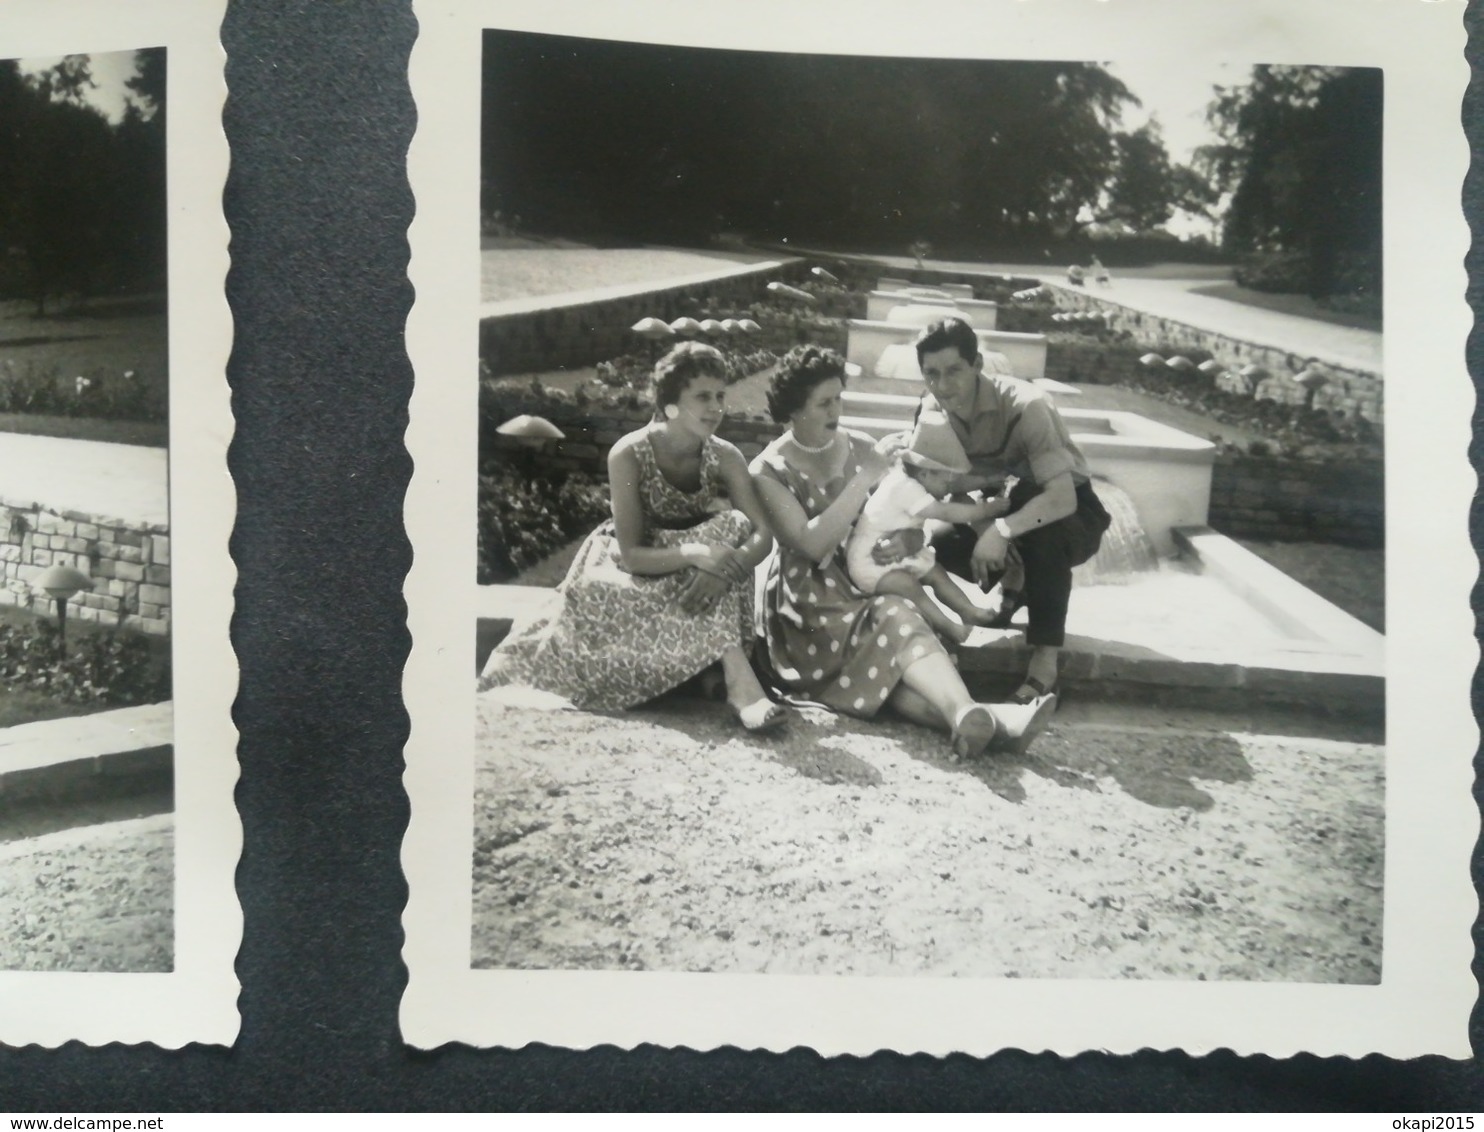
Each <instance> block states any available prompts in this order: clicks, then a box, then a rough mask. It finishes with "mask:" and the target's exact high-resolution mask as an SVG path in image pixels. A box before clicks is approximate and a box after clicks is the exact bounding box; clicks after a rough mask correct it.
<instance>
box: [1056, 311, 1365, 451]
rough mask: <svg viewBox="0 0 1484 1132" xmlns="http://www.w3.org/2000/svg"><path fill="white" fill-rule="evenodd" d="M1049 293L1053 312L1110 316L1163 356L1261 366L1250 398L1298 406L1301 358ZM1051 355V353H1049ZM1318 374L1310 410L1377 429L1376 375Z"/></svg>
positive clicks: (1335, 370)
mask: <svg viewBox="0 0 1484 1132" xmlns="http://www.w3.org/2000/svg"><path fill="white" fill-rule="evenodd" d="M1049 290H1050V292H1051V295H1052V296H1053V298H1054V299H1055V300H1056V303H1057V305H1058V306H1059V307H1061V308H1063V309H1066V310H1099V311H1105V312H1108V313H1109V314H1110V315H1111V316H1112V317H1111V318H1110V319H1109V320H1108V326H1109V328H1110V329H1112V330H1116V331H1126V332H1127V333H1128V334H1129V335H1131V336H1132V337H1133V339H1134V340H1135V341H1136V342H1142V343H1151V344H1152V343H1157V344H1158V347H1157V348H1158V349H1160V350H1161V351H1163V352H1167V353H1168V352H1172V351H1179V350H1200V351H1205V352H1206V353H1208V354H1210V356H1211V357H1213V358H1215V359H1216V360H1217V361H1219V362H1220V363H1221V364H1222V365H1224V366H1226V367H1227V368H1228V369H1229V370H1237V369H1240V368H1241V367H1242V366H1245V365H1256V366H1261V367H1262V368H1263V369H1265V370H1268V371H1269V372H1270V373H1271V374H1272V375H1273V376H1272V377H1270V378H1268V379H1267V380H1266V381H1263V382H1262V383H1261V384H1259V385H1258V386H1257V388H1256V389H1255V390H1253V392H1252V395H1253V396H1254V397H1257V398H1265V399H1268V400H1273V401H1280V402H1283V403H1285V404H1291V405H1301V404H1303V403H1304V395H1305V394H1304V388H1303V386H1301V385H1299V384H1298V383H1297V382H1296V381H1293V380H1292V379H1291V378H1292V375H1293V374H1295V373H1297V372H1298V371H1299V370H1301V369H1303V368H1304V364H1305V363H1306V362H1307V361H1308V359H1307V358H1306V357H1302V356H1300V355H1297V354H1292V353H1289V352H1288V351H1287V350H1280V349H1277V348H1276V347H1273V346H1262V345H1259V344H1257V343H1254V342H1245V341H1243V340H1241V339H1239V338H1232V337H1230V336H1228V335H1225V334H1220V333H1217V332H1216V331H1214V330H1201V329H1199V328H1198V327H1194V326H1190V325H1187V324H1186V323H1183V322H1176V321H1175V320H1174V319H1169V318H1161V317H1159V316H1158V315H1152V314H1145V313H1143V312H1142V311H1136V310H1132V309H1130V308H1129V307H1125V306H1122V305H1121V304H1119V303H1116V302H1113V301H1111V300H1109V299H1105V298H1102V297H1101V296H1099V295H1097V294H1089V293H1084V292H1082V291H1080V290H1078V289H1076V288H1071V287H1056V286H1053V287H1050V288H1049ZM1052 352H1053V354H1054V353H1055V349H1054V347H1053V351H1052ZM1320 368H1321V369H1322V371H1323V372H1324V374H1325V376H1326V377H1328V378H1329V384H1328V385H1325V386H1323V387H1322V388H1321V389H1320V390H1319V391H1318V393H1316V394H1315V396H1314V407H1315V408H1316V409H1330V410H1335V409H1338V410H1341V411H1342V412H1345V413H1359V414H1360V415H1361V416H1363V417H1365V418H1366V419H1367V420H1369V421H1374V422H1375V423H1377V424H1381V423H1383V421H1384V413H1385V409H1384V406H1383V398H1382V389H1383V385H1384V383H1383V381H1382V377H1381V374H1379V373H1367V372H1364V371H1362V370H1356V369H1349V368H1347V367H1345V366H1339V365H1331V364H1329V363H1327V362H1326V363H1324V364H1323V365H1322V366H1321V367H1320ZM1047 376H1057V375H1055V374H1053V373H1051V370H1050V364H1049V363H1048V372H1047ZM1063 380H1064V379H1063ZM1223 388H1227V389H1228V392H1233V393H1238V392H1239V393H1245V392H1246V388H1245V386H1241V385H1236V384H1233V385H1230V386H1223Z"/></svg>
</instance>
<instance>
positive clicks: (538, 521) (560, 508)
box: [478, 462, 610, 585]
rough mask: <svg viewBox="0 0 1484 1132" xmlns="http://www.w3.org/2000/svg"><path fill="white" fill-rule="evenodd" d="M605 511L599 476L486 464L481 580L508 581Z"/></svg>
mask: <svg viewBox="0 0 1484 1132" xmlns="http://www.w3.org/2000/svg"><path fill="white" fill-rule="evenodd" d="M609 513H610V508H609V502H608V484H607V483H606V482H605V481H604V480H603V479H602V478H600V477H598V476H594V475H590V474H588V473H585V472H571V473H568V474H566V475H562V474H554V473H547V474H544V475H536V476H525V475H522V474H520V473H519V472H518V471H517V469H515V468H512V467H509V466H507V465H500V464H495V463H493V462H491V463H488V464H486V466H485V468H484V469H482V470H481V473H480V476H479V504H478V533H479V584H480V585H489V584H491V583H495V582H508V581H510V580H511V579H513V578H515V577H516V576H517V575H518V574H520V573H521V571H523V570H527V569H529V568H530V567H532V566H534V565H535V564H536V563H537V562H540V561H541V560H542V559H543V558H545V557H546V556H547V555H549V554H551V553H553V552H554V551H557V550H560V549H561V548H562V547H563V546H565V545H566V544H567V543H569V542H571V541H572V540H573V539H575V538H580V537H581V536H583V535H585V534H588V533H589V532H590V531H592V530H593V529H594V528H595V527H596V526H597V525H598V524H599V523H601V522H602V521H603V520H604V519H606V518H608V515H609Z"/></svg>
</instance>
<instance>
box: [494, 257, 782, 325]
mask: <svg viewBox="0 0 1484 1132" xmlns="http://www.w3.org/2000/svg"><path fill="white" fill-rule="evenodd" d="M798 262H799V260H797V259H776V260H767V261H765V262H763V263H740V264H734V265H732V266H730V267H717V268H716V269H715V270H712V271H702V272H698V273H696V274H695V275H678V276H674V277H672V278H668V279H646V280H643V281H640V282H636V283H616V284H613V285H612V286H608V287H593V288H591V289H589V290H586V291H567V292H565V293H562V294H555V295H533V296H529V297H522V298H518V299H497V300H495V301H494V302H489V303H481V304H480V305H479V317H480V320H481V321H482V320H484V319H487V318H500V317H502V316H504V315H513V314H529V313H531V312H532V311H544V310H557V309H559V308H562V307H576V306H583V305H586V304H588V303H601V302H607V301H611V300H613V299H628V298H633V297H634V296H637V295H651V294H654V293H656V292H660V291H673V290H676V289H677V288H682V287H693V286H696V285H698V284H705V283H713V282H716V281H717V280H721V279H735V278H737V277H739V276H744V275H762V274H767V273H769V272H773V271H777V270H778V269H779V268H781V267H785V266H787V265H788V264H790V263H798Z"/></svg>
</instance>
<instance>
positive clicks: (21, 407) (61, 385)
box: [0, 360, 167, 421]
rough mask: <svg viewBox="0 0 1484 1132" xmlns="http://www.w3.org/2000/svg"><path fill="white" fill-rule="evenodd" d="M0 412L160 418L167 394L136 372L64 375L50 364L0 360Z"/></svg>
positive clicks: (161, 385) (164, 411)
mask: <svg viewBox="0 0 1484 1132" xmlns="http://www.w3.org/2000/svg"><path fill="white" fill-rule="evenodd" d="M0 413H25V414H32V413H45V414H47V415H49V416H55V417H91V418H95V419H99V420H114V421H163V420H165V419H166V415H167V397H166V393H165V389H164V383H163V382H151V381H148V380H146V379H145V378H144V377H143V376H141V375H140V374H139V373H138V372H137V371H135V370H123V371H118V372H115V371H111V370H103V369H92V370H89V371H88V372H86V373H80V374H63V373H62V372H61V371H60V370H58V369H56V368H55V367H49V368H45V369H43V368H42V367H40V366H37V365H36V364H34V363H27V364H25V365H16V364H15V363H13V362H11V361H8V360H7V361H0Z"/></svg>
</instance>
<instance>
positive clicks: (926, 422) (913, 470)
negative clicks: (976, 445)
mask: <svg viewBox="0 0 1484 1132" xmlns="http://www.w3.org/2000/svg"><path fill="white" fill-rule="evenodd" d="M967 471H969V458H968V457H967V456H966V455H964V449H963V445H962V444H960V443H959V439H958V437H957V436H955V435H954V432H953V428H952V426H951V425H949V423H948V418H947V416H945V415H944V414H943V412H942V411H941V410H924V411H923V412H922V414H921V415H920V416H919V417H918V420H917V425H916V427H915V428H914V429H913V430H912V438H911V440H909V441H908V443H907V446H906V448H904V449H903V450H902V451H901V453H900V455H899V456H898V463H897V465H896V467H894V468H893V469H892V470H891V471H889V472H887V473H886V475H885V477H884V478H883V479H882V480H881V482H880V483H879V484H877V485H876V490H875V491H874V492H873V493H872V494H871V498H870V499H868V500H866V505H865V507H864V508H863V509H862V511H861V514H860V518H859V519H857V520H856V523H855V530H854V531H853V532H852V533H851V536H850V542H849V543H848V544H847V545H846V548H845V566H846V569H848V570H849V572H850V578H851V581H853V582H854V583H855V584H856V585H857V586H858V587H860V590H861V592H863V593H868V594H895V595H896V596H898V597H905V598H907V599H909V600H910V601H911V602H912V603H913V604H914V605H916V606H917V608H918V610H919V611H920V612H921V613H922V615H923V617H924V618H926V620H927V622H928V624H929V625H931V626H932V627H933V629H934V630H935V631H936V632H937V633H938V634H939V635H940V636H942V637H945V638H947V639H948V640H950V641H953V642H955V643H957V644H963V642H964V640H965V639H966V638H967V637H968V635H969V631H970V630H971V629H972V628H973V627H974V626H975V625H988V624H989V623H990V622H991V621H992V620H993V619H994V614H993V612H992V611H990V610H986V609H980V608H979V607H978V606H976V605H975V604H974V603H973V602H972V601H971V600H970V599H969V595H968V594H966V593H965V592H964V591H963V590H962V589H960V588H959V586H958V583H956V582H955V581H954V580H953V578H952V576H951V575H949V573H948V571H947V570H945V569H943V567H941V566H939V565H938V560H937V557H936V555H935V554H934V553H933V548H932V547H931V546H927V545H926V538H925V535H924V546H923V549H922V550H920V551H918V552H917V553H916V554H914V555H912V556H911V557H910V558H903V559H900V560H899V561H896V562H892V563H888V564H886V565H882V564H880V563H878V562H877V561H876V560H875V559H874V558H873V557H872V555H871V551H872V550H873V549H874V548H875V546H876V544H877V543H878V542H879V541H880V540H882V539H884V538H886V537H887V536H889V535H891V534H893V533H894V532H896V531H901V530H906V529H914V530H919V531H921V530H923V527H924V524H925V523H926V522H927V521H928V520H929V519H940V520H942V521H944V522H948V523H964V524H973V523H985V522H988V521H990V520H992V519H996V518H998V517H999V516H1001V515H1003V514H1004V513H1005V501H1004V500H1002V499H998V498H996V499H987V500H985V501H984V502H982V503H953V502H947V501H945V500H944V499H943V498H942V497H943V496H945V495H947V494H948V492H949V490H950V488H951V486H952V483H953V478H954V476H955V475H961V474H963V473H964V472H967ZM929 589H930V590H932V592H933V593H934V594H935V595H937V598H938V601H941V602H942V603H943V605H946V606H947V607H948V608H949V609H951V610H952V611H953V612H954V613H956V614H958V618H959V619H958V620H957V621H955V620H954V619H953V618H952V617H949V616H948V614H946V613H944V612H943V610H942V608H941V607H940V606H939V605H938V602H935V601H934V600H933V599H932V598H931V597H929V596H928V592H927V591H928V590H929Z"/></svg>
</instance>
